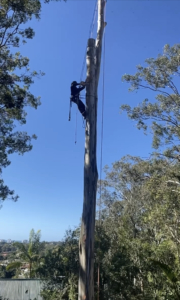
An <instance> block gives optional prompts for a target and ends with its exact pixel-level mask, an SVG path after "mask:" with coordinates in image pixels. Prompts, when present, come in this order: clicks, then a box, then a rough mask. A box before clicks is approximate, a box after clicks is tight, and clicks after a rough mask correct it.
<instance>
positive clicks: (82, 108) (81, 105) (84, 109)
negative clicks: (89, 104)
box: [77, 99, 86, 118]
mask: <svg viewBox="0 0 180 300" xmlns="http://www.w3.org/2000/svg"><path fill="white" fill-rule="evenodd" d="M77 105H78V109H79V111H80V113H81V114H82V115H83V117H84V118H86V107H85V105H84V103H83V102H82V101H81V100H80V99H78V103H77Z"/></svg>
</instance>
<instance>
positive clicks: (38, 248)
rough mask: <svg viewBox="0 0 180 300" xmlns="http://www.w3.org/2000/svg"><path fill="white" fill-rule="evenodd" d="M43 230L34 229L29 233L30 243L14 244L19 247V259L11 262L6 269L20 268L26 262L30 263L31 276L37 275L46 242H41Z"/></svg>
mask: <svg viewBox="0 0 180 300" xmlns="http://www.w3.org/2000/svg"><path fill="white" fill-rule="evenodd" d="M40 238H41V231H40V230H38V231H37V232H35V231H34V229H32V230H31V231H30V235H29V243H28V244H27V245H26V244H22V243H18V242H17V243H15V244H14V246H16V247H17V249H18V256H19V260H18V261H14V262H12V263H10V264H9V265H8V266H7V267H6V270H7V271H10V270H13V269H19V268H20V266H21V265H22V264H23V263H24V262H28V263H29V278H33V277H35V276H36V275H37V270H38V268H39V267H40V262H41V259H42V251H43V248H44V244H43V243H41V242H40Z"/></svg>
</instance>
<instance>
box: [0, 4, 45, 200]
mask: <svg viewBox="0 0 180 300" xmlns="http://www.w3.org/2000/svg"><path fill="white" fill-rule="evenodd" d="M49 1H50V0H49ZM49 1H48V0H45V1H44V2H45V3H48V2H49ZM40 13H41V1H39V0H0V127H1V130H0V153H1V155H0V175H1V177H2V169H3V168H5V167H7V166H8V165H9V164H10V160H9V155H10V154H12V153H18V154H24V153H25V152H27V151H30V150H31V149H32V143H31V140H32V139H35V138H36V136H35V135H32V136H29V135H28V134H27V133H26V132H23V131H17V130H16V126H17V124H18V123H20V124H21V125H23V124H25V123H26V115H27V113H26V107H28V106H30V107H33V108H35V109H36V108H37V107H38V106H39V105H40V97H36V96H34V95H33V94H32V93H31V92H30V87H31V85H32V84H33V82H34V78H35V77H39V76H41V75H43V73H42V72H41V71H40V72H39V73H38V72H36V71H31V70H30V68H29V59H28V58H27V57H23V56H22V55H21V54H20V52H15V49H14V48H18V47H19V46H20V44H21V43H26V41H27V39H32V38H33V36H34V34H35V33H34V30H33V29H32V28H31V27H28V26H25V24H26V23H28V22H29V21H30V20H31V19H32V18H33V17H35V18H36V19H40ZM7 197H10V198H11V199H13V200H14V201H16V200H17V199H18V196H15V195H14V191H13V190H10V189H9V187H8V186H7V185H5V184H4V181H3V179H2V178H1V179H0V199H1V200H5V199H6V198H7Z"/></svg>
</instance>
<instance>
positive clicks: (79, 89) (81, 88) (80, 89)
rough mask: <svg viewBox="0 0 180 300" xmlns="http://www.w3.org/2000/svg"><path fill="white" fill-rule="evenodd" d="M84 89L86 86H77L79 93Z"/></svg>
mask: <svg viewBox="0 0 180 300" xmlns="http://www.w3.org/2000/svg"><path fill="white" fill-rule="evenodd" d="M84 89H85V86H81V87H79V88H77V91H78V93H80V92H81V91H82V90H84Z"/></svg>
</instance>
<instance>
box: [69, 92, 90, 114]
mask: <svg viewBox="0 0 180 300" xmlns="http://www.w3.org/2000/svg"><path fill="white" fill-rule="evenodd" d="M71 101H72V102H74V103H76V104H77V106H78V109H79V111H80V113H81V114H82V115H83V116H84V114H85V111H86V107H85V105H84V103H83V102H82V101H81V100H80V99H79V96H75V97H71Z"/></svg>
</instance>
